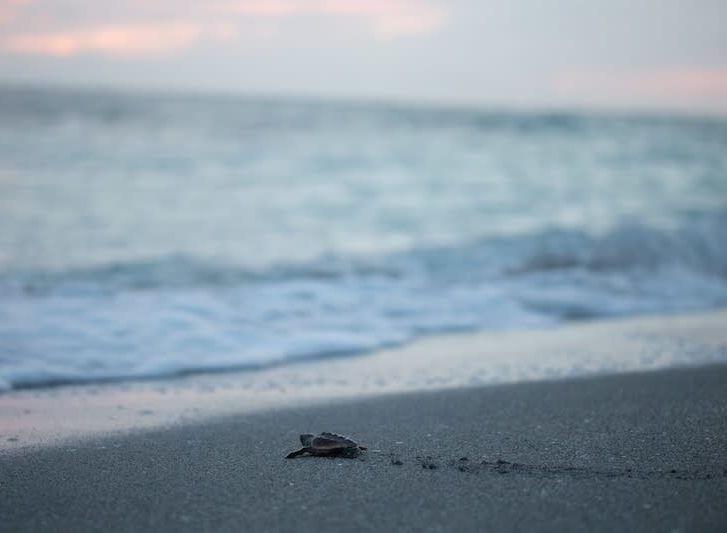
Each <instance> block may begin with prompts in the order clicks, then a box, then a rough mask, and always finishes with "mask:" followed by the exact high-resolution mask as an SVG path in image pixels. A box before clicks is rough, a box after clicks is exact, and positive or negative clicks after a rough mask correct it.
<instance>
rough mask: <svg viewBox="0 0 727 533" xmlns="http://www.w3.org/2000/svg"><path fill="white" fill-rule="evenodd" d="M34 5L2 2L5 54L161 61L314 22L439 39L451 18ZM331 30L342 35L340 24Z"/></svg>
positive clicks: (365, 6)
mask: <svg viewBox="0 0 727 533" xmlns="http://www.w3.org/2000/svg"><path fill="white" fill-rule="evenodd" d="M30 1H31V0H0V22H2V21H3V20H5V21H10V20H13V21H14V23H13V26H15V27H13V28H7V26H6V28H5V36H0V50H1V51H5V52H10V53H16V54H18V53H20V54H35V55H50V56H58V57H61V56H72V55H76V54H84V53H101V54H107V55H116V56H123V55H125V56H130V55H134V56H139V55H144V54H151V55H158V54H164V53H170V52H173V51H176V50H180V49H184V48H188V47H190V46H193V45H194V44H196V43H197V42H199V41H201V40H202V39H204V38H209V39H212V40H218V41H229V40H231V39H233V38H234V37H236V36H237V35H239V34H240V33H241V32H240V30H239V28H240V27H241V25H243V24H245V26H246V27H247V31H246V32H245V33H246V35H248V36H249V35H252V33H251V31H252V30H251V28H254V27H255V25H256V24H258V23H260V22H262V21H263V20H265V21H270V20H281V19H290V20H293V21H295V18H296V17H301V18H303V19H304V18H305V17H310V16H317V17H328V18H331V19H333V18H340V17H343V18H347V19H354V20H355V19H359V20H360V21H361V22H362V23H363V25H364V27H365V28H368V30H369V31H370V32H372V33H373V34H374V35H375V36H378V37H382V38H394V37H397V36H400V35H411V34H422V33H428V32H432V31H435V30H436V29H437V28H439V27H440V26H441V25H442V24H443V23H444V21H445V15H446V13H445V11H444V10H443V9H442V8H439V7H437V6H435V5H433V4H431V3H428V2H426V1H417V0H367V1H364V0H217V1H214V0H213V1H210V2H198V1H193V0H178V1H177V2H173V1H171V0H161V1H156V2H148V1H147V2H135V1H131V2H129V3H128V4H114V5H113V6H108V5H105V4H102V3H94V2H91V3H87V2H85V0H72V2H71V3H70V4H68V6H67V7H69V9H70V7H73V6H75V8H74V9H70V12H72V13H74V12H75V13H78V14H82V16H83V18H82V19H79V18H78V16H80V15H77V16H76V17H74V18H66V16H65V15H63V11H58V10H47V9H43V8H44V6H45V7H46V8H47V7H48V6H47V5H45V4H44V3H43V2H39V1H36V2H35V3H34V4H33V7H32V9H25V11H23V8H27V7H28V5H29V4H30ZM111 7H113V10H111ZM179 14H182V17H183V18H182V20H179V19H178V17H179ZM16 19H17V22H18V23H17V24H16V23H15V21H16ZM169 20H172V22H168V21H169ZM330 22H331V25H332V27H335V26H333V25H334V24H335V23H336V21H335V20H331V21H330ZM36 23H40V24H41V25H40V26H36V25H35V24H36ZM21 28H24V29H21ZM8 29H9V31H8Z"/></svg>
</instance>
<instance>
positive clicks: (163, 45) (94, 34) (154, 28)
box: [0, 22, 203, 56]
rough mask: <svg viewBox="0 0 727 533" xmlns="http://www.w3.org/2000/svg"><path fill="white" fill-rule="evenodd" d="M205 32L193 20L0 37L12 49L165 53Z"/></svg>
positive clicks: (64, 52) (61, 52) (54, 52)
mask: <svg viewBox="0 0 727 533" xmlns="http://www.w3.org/2000/svg"><path fill="white" fill-rule="evenodd" d="M202 34H203V30H202V28H200V27H199V26H196V25H194V24H190V23H184V22H178V23H167V24H143V25H127V26H100V27H95V28H90V29H80V30H72V31H63V32H52V33H39V34H21V35H14V36H10V37H7V38H5V39H3V40H1V41H0V48H2V49H4V50H6V51H10V52H21V53H28V54H46V55H53V56H68V55H73V54H78V53H83V52H105V53H108V54H114V55H137V54H145V53H165V52H170V51H172V50H175V49H178V48H184V47H186V46H189V45H190V44H192V43H193V42H195V41H196V40H198V39H199V38H200V36H201V35H202Z"/></svg>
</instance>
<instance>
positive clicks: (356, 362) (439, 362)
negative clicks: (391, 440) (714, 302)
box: [0, 310, 727, 454]
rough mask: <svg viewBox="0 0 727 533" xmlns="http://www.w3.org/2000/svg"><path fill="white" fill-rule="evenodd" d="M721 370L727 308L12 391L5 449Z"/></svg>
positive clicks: (0, 399) (6, 406)
mask: <svg viewBox="0 0 727 533" xmlns="http://www.w3.org/2000/svg"><path fill="white" fill-rule="evenodd" d="M714 363H727V310H717V311H711V312H707V313H695V314H688V315H670V316H652V317H635V318H633V317H632V318H626V319H623V318H621V319H612V320H602V321H596V322H589V323H576V324H570V325H563V326H559V327H556V328H552V329H542V330H529V331H522V330H518V331H496V332H492V331H485V332H475V333H458V334H448V335H439V336H435V337H427V338H424V339H421V340H419V341H417V342H414V343H412V344H410V345H407V346H404V347H401V348H394V349H388V350H381V351H379V352H374V353H371V354H366V355H359V356H350V357H341V358H333V359H323V360H317V361H306V362H299V363H296V364H292V365H284V366H279V367H273V368H268V369H262V370H257V371H248V372H231V373H224V374H218V373H215V374H202V375H193V376H185V377H179V378H176V379H165V380H144V381H129V382H121V383H103V384H84V385H73V386H62V387H54V388H49V389H21V390H17V391H9V392H4V393H1V394H0V454H1V453H15V452H19V453H24V452H25V451H30V450H33V449H36V448H38V447H47V446H58V445H62V444H63V443H72V442H83V441H84V440H86V439H93V438H97V437H99V436H103V435H124V434H129V433H135V432H139V431H150V430H154V429H155V428H163V427H173V426H176V425H190V424H198V423H202V422H204V421H206V420H208V419H215V418H219V417H226V416H232V415H236V414H251V413H256V412H265V411H270V410H275V409H282V408H286V407H291V406H297V405H307V406H315V405H325V404H330V403H332V402H340V401H344V400H345V401H351V400H358V399H362V398H373V397H380V396H383V397H386V396H391V395H397V394H402V393H411V392H423V391H436V390H451V389H462V388H467V389H469V388H477V387H482V386H490V385H498V384H504V383H527V382H548V381H552V380H558V379H568V378H577V377H584V376H598V375H609V374H622V373H628V372H638V371H648V370H658V369H663V368H680V367H689V366H704V365H709V364H714ZM68 413H74V415H73V416H72V417H69V416H68Z"/></svg>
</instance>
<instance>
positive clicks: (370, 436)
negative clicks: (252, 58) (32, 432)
mask: <svg viewBox="0 0 727 533" xmlns="http://www.w3.org/2000/svg"><path fill="white" fill-rule="evenodd" d="M320 430H331V431H337V432H343V433H346V434H349V435H352V436H355V437H357V438H359V439H360V440H361V441H364V442H365V443H366V444H368V446H369V452H368V453H367V454H366V455H364V456H362V457H361V458H359V459H353V460H347V459H328V458H315V457H307V458H299V459H294V460H286V459H284V456H285V454H286V453H288V452H289V451H291V450H293V449H295V448H296V446H297V435H298V433H300V432H304V431H320ZM0 494H1V495H2V497H0V530H2V531H88V530H97V531H116V530H128V531H178V530H179V531H183V530H184V531H200V530H215V531H219V530H225V531H274V530H280V531H296V532H300V531H316V532H319V531H337V532H340V531H358V530H361V531H364V530H376V531H390V530H401V531H456V530H458V531H485V530H487V531H517V530H520V531H620V530H624V531H634V530H641V531H727V366H712V367H706V368H702V369H680V370H668V371H660V372H654V373H642V374H628V375H619V376H610V377H597V378H588V379H580V380H571V381H562V382H547V383H531V384H518V385H507V386H492V387H482V388H476V389H459V390H454V391H446V392H436V393H418V394H408V395H399V396H390V397H381V398H375V399H369V400H363V401H358V402H343V403H341V402H340V401H339V403H337V404H335V405H330V406H317V407H304V408H300V409H285V410H277V411H273V412H267V413H258V414H248V415H241V416H236V417H230V418H226V419H222V420H216V421H211V422H208V423H205V424H199V425H191V426H180V427H177V428H171V429H166V430H158V431H151V432H142V433H139V434H135V435H129V436H126V437H113V438H106V439H93V440H88V441H86V442H85V443H83V444H76V445H74V446H73V447H69V446H67V445H65V446H59V447H52V448H46V449H39V450H35V451H24V452H23V453H18V454H5V455H2V456H0Z"/></svg>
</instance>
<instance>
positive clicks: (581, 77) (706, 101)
mask: <svg viewBox="0 0 727 533" xmlns="http://www.w3.org/2000/svg"><path fill="white" fill-rule="evenodd" d="M555 90H556V92H557V93H558V95H559V96H562V97H567V98H578V99H581V100H583V99H586V100H588V101H590V102H602V103H608V102H614V103H619V104H620V103H629V102H631V103H646V104H649V103H651V104H656V105H661V104H671V103H680V102H684V103H687V102H696V103H697V104H703V105H705V106H709V105H713V104H718V105H722V106H727V68H724V67H716V68H695V67H684V68H671V69H643V70H634V71H587V70H583V71H573V72H565V73H561V74H560V75H558V76H557V77H556V80H555Z"/></svg>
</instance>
